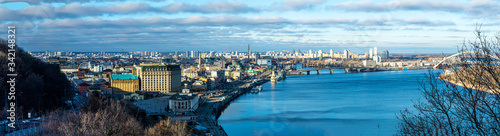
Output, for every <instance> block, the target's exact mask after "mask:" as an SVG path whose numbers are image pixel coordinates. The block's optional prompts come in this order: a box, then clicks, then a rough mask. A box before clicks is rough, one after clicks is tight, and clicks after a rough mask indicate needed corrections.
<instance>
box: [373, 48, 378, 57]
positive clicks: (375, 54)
mask: <svg viewBox="0 0 500 136" xmlns="http://www.w3.org/2000/svg"><path fill="white" fill-rule="evenodd" d="M373 56H374V57H377V56H378V55H377V47H373Z"/></svg>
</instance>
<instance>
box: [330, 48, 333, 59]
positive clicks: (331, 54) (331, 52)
mask: <svg viewBox="0 0 500 136" xmlns="http://www.w3.org/2000/svg"><path fill="white" fill-rule="evenodd" d="M330 58H333V49H330Z"/></svg>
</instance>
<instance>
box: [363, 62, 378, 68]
mask: <svg viewBox="0 0 500 136" xmlns="http://www.w3.org/2000/svg"><path fill="white" fill-rule="evenodd" d="M376 65H377V63H376V62H375V61H373V60H363V66H364V67H375V66H376Z"/></svg>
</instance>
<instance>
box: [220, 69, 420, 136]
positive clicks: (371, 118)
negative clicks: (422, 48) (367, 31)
mask: <svg viewBox="0 0 500 136" xmlns="http://www.w3.org/2000/svg"><path fill="white" fill-rule="evenodd" d="M329 73H330V71H329V70H323V71H321V73H320V74H319V75H317V74H316V72H315V71H311V75H294V76H288V77H287V78H286V79H285V80H282V81H279V82H278V83H276V85H272V84H271V83H266V84H263V85H262V87H263V91H262V92H260V93H258V94H245V95H242V96H240V97H239V98H237V99H236V100H235V101H233V102H232V103H231V105H230V106H229V107H228V108H227V109H226V110H225V111H224V112H223V113H222V115H221V116H220V118H219V124H220V125H221V126H222V127H223V128H224V130H225V131H226V132H227V134H228V135H230V136H245V135H271V136H272V135H392V134H394V133H396V132H397V124H398V122H399V120H398V119H396V115H397V114H398V113H399V112H400V110H404V109H405V108H409V109H410V110H413V102H412V100H413V101H414V100H417V99H423V98H422V94H421V92H420V91H419V88H420V85H419V84H418V82H417V79H423V78H424V77H423V74H425V73H428V70H405V71H384V72H368V73H349V74H345V73H344V71H343V70H342V69H335V70H334V74H329Z"/></svg>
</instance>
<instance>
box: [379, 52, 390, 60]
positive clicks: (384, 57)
mask: <svg viewBox="0 0 500 136" xmlns="http://www.w3.org/2000/svg"><path fill="white" fill-rule="evenodd" d="M378 54H379V56H380V58H381V59H389V51H387V50H385V51H382V52H379V53H378Z"/></svg>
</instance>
